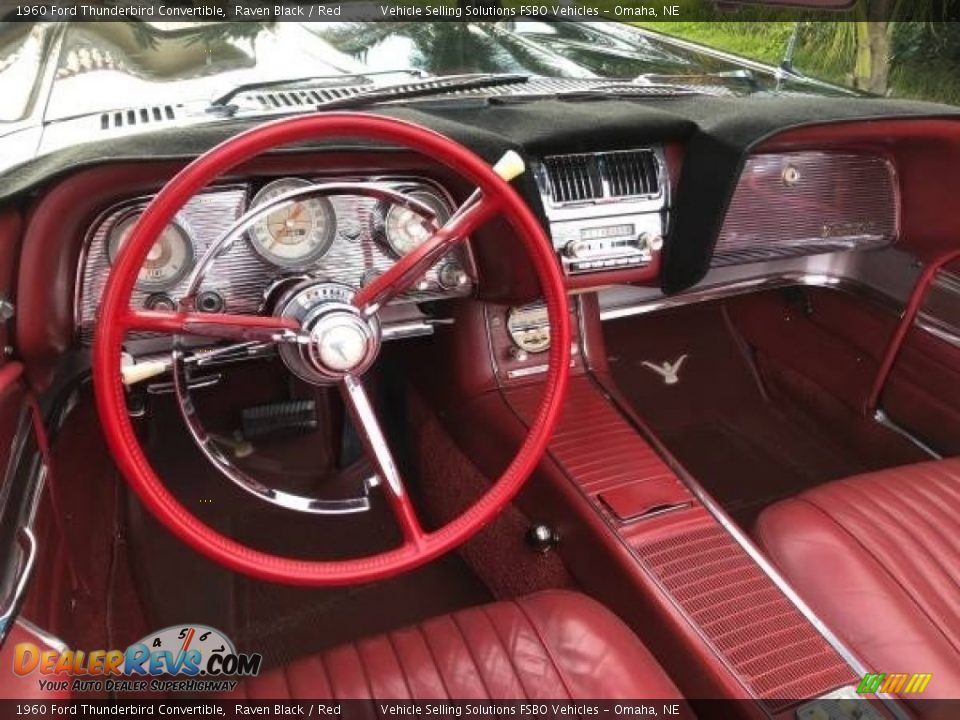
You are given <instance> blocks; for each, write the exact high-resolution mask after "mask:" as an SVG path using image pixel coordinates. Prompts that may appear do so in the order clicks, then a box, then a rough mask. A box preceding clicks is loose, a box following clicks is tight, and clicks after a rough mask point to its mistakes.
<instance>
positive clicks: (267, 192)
mask: <svg viewBox="0 0 960 720" xmlns="http://www.w3.org/2000/svg"><path fill="white" fill-rule="evenodd" d="M310 185H312V183H310V182H308V181H306V180H301V179H300V178H283V179H282V180H274V181H273V182H271V183H268V184H267V185H264V186H263V187H262V188H261V189H260V192H258V193H257V194H256V195H255V196H254V198H253V202H252V203H251V205H250V207H251V208H255V207H257V206H259V205H264V204H265V203H268V202H270V201H271V200H276V199H277V198H278V197H280V196H281V195H284V194H286V193H288V192H291V191H293V190H298V189H300V188H305V187H309V186H310ZM336 225H337V221H336V214H335V213H334V211H333V205H331V204H330V201H329V200H327V198H322V197H312V198H304V199H303V200H297V201H296V202H294V203H291V204H289V205H287V206H285V207H282V208H279V209H277V210H276V211H274V212H272V213H270V214H269V215H267V216H266V217H265V218H261V219H260V220H259V221H257V223H256V224H254V225H253V227H252V228H250V232H249V237H250V244H251V245H253V249H254V250H256V251H257V252H258V253H259V254H260V256H261V257H263V258H264V259H265V260H267V261H269V262H271V263H273V264H274V265H279V266H281V267H302V266H304V265H308V264H310V263H312V262H314V261H316V260H319V259H320V258H321V257H323V255H324V254H325V253H326V252H327V250H329V249H330V246H331V245H332V244H333V237H334V234H335V233H336V229H337V227H336Z"/></svg>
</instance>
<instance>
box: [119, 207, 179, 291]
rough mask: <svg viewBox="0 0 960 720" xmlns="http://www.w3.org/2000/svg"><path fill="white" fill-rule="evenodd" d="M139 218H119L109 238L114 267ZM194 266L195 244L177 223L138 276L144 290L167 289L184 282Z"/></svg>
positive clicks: (159, 240)
mask: <svg viewBox="0 0 960 720" xmlns="http://www.w3.org/2000/svg"><path fill="white" fill-rule="evenodd" d="M139 219H140V213H139V212H135V213H131V214H129V215H125V216H124V217H122V218H120V220H119V221H117V223H116V224H114V226H113V227H112V228H110V232H109V234H108V235H107V256H108V257H109V259H110V264H111V265H112V264H114V262H115V261H116V259H117V256H118V255H119V254H120V250H121V249H122V248H123V246H124V245H125V244H126V242H127V240H128V239H129V238H130V232H131V231H132V230H133V228H134V226H135V225H136V224H137V220H139ZM192 267H193V242H192V241H191V240H190V235H189V234H188V233H187V231H186V230H184V228H183V226H182V225H181V224H180V223H179V222H177V221H174V222H171V223H170V224H169V225H167V226H166V227H165V228H164V229H163V232H162V233H160V237H158V238H157V241H156V242H155V243H154V244H153V247H152V248H150V252H148V253H147V257H146V259H145V260H144V261H143V265H142V266H141V268H140V274H139V275H138V276H137V288H139V289H141V290H149V291H158V290H168V289H170V288H172V287H173V286H174V285H176V284H177V283H178V282H180V281H181V280H183V278H184V277H185V276H186V274H187V273H188V272H190V269H191V268H192Z"/></svg>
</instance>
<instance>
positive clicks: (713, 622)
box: [435, 294, 889, 718]
mask: <svg viewBox="0 0 960 720" xmlns="http://www.w3.org/2000/svg"><path fill="white" fill-rule="evenodd" d="M573 305H574V307H573V311H572V312H573V318H572V319H573V327H574V330H575V332H574V353H573V361H572V367H571V381H570V387H569V391H568V394H567V400H566V403H565V406H564V410H563V413H562V417H561V419H560V422H559V426H558V428H557V430H556V432H555V435H554V437H553V439H552V441H551V444H550V447H549V451H548V454H547V456H546V457H545V459H544V460H543V461H542V462H541V464H540V467H539V468H538V470H537V472H536V473H535V475H534V476H533V478H532V479H531V481H530V482H529V483H528V484H527V487H526V488H525V490H524V491H523V493H522V495H521V497H520V498H519V499H518V501H517V502H518V505H519V506H520V507H521V509H522V510H523V511H524V513H525V514H526V515H527V517H528V518H529V519H530V520H531V521H532V522H534V523H542V524H545V525H548V526H549V527H550V528H551V529H552V530H553V531H554V533H555V535H556V537H558V538H559V542H558V544H557V546H556V548H557V549H556V552H559V553H560V554H561V556H562V558H563V560H564V563H565V564H566V566H567V568H568V569H569V570H570V572H571V573H572V574H573V575H574V577H575V578H576V580H577V581H578V582H579V583H580V584H581V586H582V588H583V589H584V590H585V591H587V592H589V593H590V594H593V595H595V596H596V597H598V598H599V599H600V600H601V601H603V602H604V603H606V604H607V605H608V606H609V607H611V608H612V609H614V610H615V611H616V612H618V613H619V614H620V615H621V617H623V618H624V619H625V620H626V621H627V622H628V623H630V624H631V625H632V626H633V627H634V628H635V629H636V630H637V632H638V633H639V634H640V635H641V637H642V638H643V639H644V641H645V642H646V643H647V644H648V645H649V647H650V648H651V649H652V650H653V651H654V653H655V654H656V655H657V656H658V659H659V660H660V662H661V663H662V664H663V665H664V666H665V667H666V668H667V670H668V672H670V673H671V674H672V675H673V676H674V677H675V678H678V679H684V681H685V682H686V683H687V686H686V687H683V688H682V689H683V690H684V691H685V692H686V693H687V694H689V695H690V696H692V697H701V698H702V697H725V698H731V697H732V698H743V699H751V700H753V701H755V702H752V703H744V705H743V706H742V707H743V712H744V715H745V716H753V717H782V718H795V717H803V718H806V717H811V718H812V717H820V716H821V715H818V714H817V707H819V706H814V705H811V704H810V703H811V702H813V701H816V700H817V699H824V698H826V699H825V700H823V702H825V703H833V704H834V705H836V704H837V703H838V702H839V703H840V705H838V707H840V706H842V702H843V701H845V700H844V699H849V698H856V697H857V696H856V694H855V689H856V686H857V684H858V683H859V681H860V678H861V677H862V676H863V674H864V672H866V670H865V669H864V668H863V666H862V665H861V664H860V663H859V662H858V660H857V659H856V658H855V657H854V656H853V655H852V653H850V651H849V650H848V649H847V648H845V647H844V646H843V644H842V643H841V642H840V641H839V640H838V639H837V638H836V636H835V635H833V633H832V632H831V631H830V630H829V629H828V628H827V627H826V626H825V625H824V624H823V623H822V622H821V621H820V620H819V619H818V618H817V617H816V616H815V615H814V614H813V612H812V611H811V610H810V609H809V608H808V607H807V606H806V605H805V604H803V602H802V601H801V600H800V599H799V598H798V597H797V596H796V594H795V593H794V592H793V590H792V589H791V588H790V587H789V586H788V585H787V583H786V582H785V581H784V580H783V579H782V578H781V577H780V576H779V575H778V573H777V572H776V571H775V569H773V568H772V567H771V566H770V564H769V563H768V562H767V561H766V560H765V559H764V557H763V556H762V555H761V554H760V552H759V551H758V550H757V549H756V547H755V546H754V545H753V543H752V542H751V541H750V540H749V539H748V538H747V537H746V536H745V535H744V533H743V532H742V531H741V530H740V529H739V528H738V527H737V526H736V525H735V524H734V523H733V522H732V521H731V520H730V519H729V517H728V516H727V515H726V514H725V513H724V511H723V510H722V509H721V508H719V507H718V506H717V505H716V504H715V502H714V501H713V500H712V498H711V497H710V496H709V495H708V494H707V493H706V492H705V491H703V489H702V488H701V487H700V486H699V485H698V484H697V483H696V481H695V480H694V479H693V478H691V477H689V475H688V474H687V473H686V472H685V471H684V469H683V468H682V467H680V466H679V464H678V463H677V462H676V461H675V460H674V459H673V458H672V457H671V456H670V455H669V453H668V452H667V451H666V450H665V449H664V448H663V447H662V446H661V445H660V443H659V442H658V441H657V439H656V438H655V437H654V436H653V435H652V433H650V432H649V430H648V428H647V427H646V426H645V425H644V423H643V422H642V420H641V419H640V418H638V417H636V416H635V415H634V414H632V411H631V410H630V408H629V407H628V406H627V405H626V404H625V403H623V402H622V401H621V400H620V398H619V395H618V391H617V389H616V387H615V386H614V385H613V384H612V383H611V381H610V379H609V375H608V373H607V367H606V356H605V350H604V347H603V339H602V334H601V329H600V322H599V312H598V309H597V304H596V297H595V296H594V295H592V294H586V295H581V296H579V297H578V298H577V299H576V300H575V301H574V303H573ZM468 312H471V313H474V315H473V316H472V318H468V317H464V318H460V319H459V321H458V323H457V331H456V332H452V331H451V334H449V335H447V336H446V338H445V340H443V341H446V342H451V343H453V344H454V345H456V344H460V343H463V342H464V335H463V333H465V332H466V334H467V335H472V337H471V339H470V340H469V343H468V344H469V346H470V347H471V348H472V349H473V350H474V351H476V350H477V349H478V348H480V347H483V346H485V349H486V352H485V353H484V355H486V357H487V358H489V363H488V364H484V363H482V362H481V363H480V364H484V365H485V367H486V371H485V372H486V374H485V376H484V377H482V378H478V376H477V375H476V373H477V372H480V371H477V370H476V365H477V364H478V363H477V359H476V358H477V355H476V354H474V355H473V359H474V370H473V371H472V373H471V376H472V378H473V383H472V392H471V393H470V394H471V395H472V399H471V400H470V401H469V402H467V403H463V404H460V405H459V406H458V408H454V407H448V408H446V409H445V410H444V411H443V412H444V415H445V416H446V419H447V420H448V422H447V423H446V426H447V427H448V429H449V431H450V433H451V435H453V437H454V439H455V440H456V441H457V443H458V445H460V447H461V448H462V449H463V450H464V451H465V452H466V453H467V455H468V456H470V458H471V460H472V461H473V462H474V463H475V464H476V465H477V467H478V468H480V469H481V470H482V471H483V472H484V473H485V474H488V475H489V474H492V473H494V472H496V471H497V470H498V469H499V467H498V464H499V463H501V462H503V461H504V460H505V459H506V458H508V457H509V456H510V452H511V451H512V449H513V448H514V447H515V444H516V443H518V442H519V441H520V440H522V438H523V437H524V436H525V434H526V432H527V428H528V427H529V426H530V424H531V423H532V421H533V418H534V416H535V414H536V412H537V409H538V406H539V403H540V400H541V397H542V393H543V384H542V378H543V370H544V368H545V362H546V361H545V359H544V358H545V355H542V354H541V352H542V351H543V349H544V348H545V347H548V346H549V338H544V337H543V332H544V331H543V326H542V324H541V323H542V318H541V317H540V313H539V311H537V309H536V307H534V308H533V309H530V308H522V309H519V310H518V309H515V308H506V307H499V306H493V305H486V306H484V307H483V308H482V309H480V310H470V311H468ZM463 321H465V322H463ZM481 333H482V335H483V337H484V342H481V341H480V339H479V338H478V337H477V334H481ZM458 335H459V337H458ZM528 341H529V342H528ZM451 381H452V382H456V380H455V379H452V380H451ZM442 396H447V397H449V393H446V392H445V393H442V394H440V395H438V396H437V398H435V400H439V402H440V403H441V404H442ZM831 707H832V705H831ZM858 707H860V708H861V710H860V712H861V713H862V712H863V710H862V708H863V704H862V703H859V704H858ZM867 710H868V711H869V713H868V715H862V714H861V715H860V716H861V717H870V716H875V717H889V715H887V714H886V713H887V710H886V709H885V707H884V706H883V705H881V704H880V703H877V704H872V705H869V706H867ZM835 716H836V717H838V718H842V717H845V716H844V715H843V714H839V715H835ZM827 717H834V715H827Z"/></svg>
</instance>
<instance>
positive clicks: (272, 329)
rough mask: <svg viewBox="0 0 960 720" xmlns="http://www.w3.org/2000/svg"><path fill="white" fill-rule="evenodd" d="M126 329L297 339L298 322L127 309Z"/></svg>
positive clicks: (223, 337)
mask: <svg viewBox="0 0 960 720" xmlns="http://www.w3.org/2000/svg"><path fill="white" fill-rule="evenodd" d="M123 325H124V329H125V330H127V331H140V332H157V333H165V334H167V335H196V336H199V337H208V338H216V339H218V340H234V341H237V342H250V341H252V342H299V341H300V340H301V339H302V337H303V335H302V332H301V328H300V325H299V323H297V322H296V321H294V320H289V319H286V318H278V317H273V316H266V317H264V316H261V315H234V314H229V313H200V312H184V311H162V310H130V311H129V312H128V313H127V314H126V316H125V317H124V320H123Z"/></svg>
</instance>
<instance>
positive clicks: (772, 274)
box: [598, 248, 921, 321]
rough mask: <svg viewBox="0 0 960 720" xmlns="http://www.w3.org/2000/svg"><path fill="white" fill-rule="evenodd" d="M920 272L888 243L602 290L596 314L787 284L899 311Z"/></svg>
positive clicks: (609, 315) (619, 314)
mask: <svg viewBox="0 0 960 720" xmlns="http://www.w3.org/2000/svg"><path fill="white" fill-rule="evenodd" d="M920 271H921V266H920V265H919V264H918V263H917V261H916V259H915V258H914V257H913V256H912V255H910V254H908V253H905V252H902V251H899V250H896V249H892V248H887V249H882V250H871V251H868V252H854V253H847V252H842V253H832V254H827V255H813V256H809V257H798V258H791V259H787V260H777V261H772V262H767V263H754V264H750V265H738V266H730V267H724V268H715V269H714V270H711V271H710V273H708V275H707V277H706V278H705V279H704V280H703V281H702V282H700V283H699V284H698V285H696V286H695V287H693V288H691V289H690V290H687V291H685V292H683V293H678V294H676V295H665V294H664V293H663V292H661V291H660V290H659V289H657V288H641V287H630V286H618V287H611V288H606V289H604V290H601V291H600V292H599V293H598V298H599V303H600V319H601V320H603V321H607V320H616V319H619V318H625V317H630V316H633V315H644V314H647V313H652V312H658V311H662V310H669V309H671V308H677V307H683V306H685V305H691V304H695V303H700V302H710V301H714V300H723V299H725V298H731V297H737V296H738V295H747V294H750V293H754V292H760V291H763V290H775V289H778V288H784V287H791V286H806V287H828V288H829V287H832V288H837V289H840V290H851V291H855V292H857V293H858V294H865V295H867V296H869V298H870V299H872V300H873V301H875V302H877V303H879V304H881V305H882V306H884V307H886V308H888V309H889V310H891V311H893V312H897V313H899V312H901V311H902V309H903V307H904V306H905V305H906V302H907V300H908V299H909V297H910V293H911V292H912V290H913V286H914V285H915V283H916V280H917V278H918V277H919V275H920Z"/></svg>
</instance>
